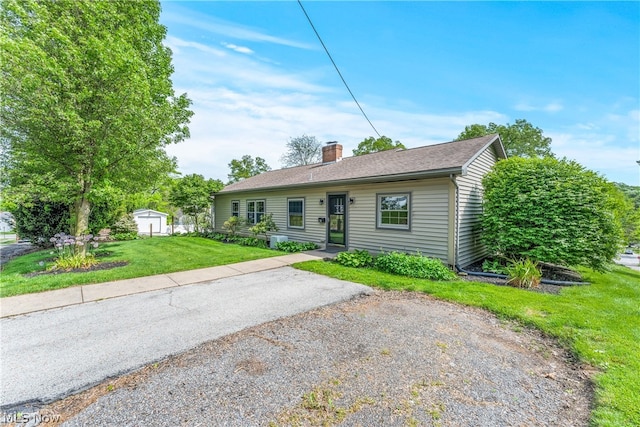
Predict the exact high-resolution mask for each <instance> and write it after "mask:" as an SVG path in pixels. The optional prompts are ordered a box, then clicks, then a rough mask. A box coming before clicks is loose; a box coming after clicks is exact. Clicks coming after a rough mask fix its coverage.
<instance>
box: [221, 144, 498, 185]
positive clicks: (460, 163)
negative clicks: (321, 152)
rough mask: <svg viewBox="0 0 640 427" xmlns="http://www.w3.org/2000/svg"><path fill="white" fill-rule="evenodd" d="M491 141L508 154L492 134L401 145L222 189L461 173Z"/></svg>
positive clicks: (280, 171)
mask: <svg viewBox="0 0 640 427" xmlns="http://www.w3.org/2000/svg"><path fill="white" fill-rule="evenodd" d="M490 145H494V147H495V149H496V153H497V155H498V157H501V158H504V157H506V155H505V152H504V147H503V146H502V142H501V141H500V137H499V136H498V135H497V134H492V135H487V136H483V137H480V138H474V139H467V140H464V141H452V142H446V143H443V144H435V145H427V146H424V147H418V148H411V149H408V150H403V149H398V150H389V151H380V152H378V153H372V154H365V155H363V156H354V157H345V158H343V159H342V160H341V161H338V162H335V163H328V164H322V163H315V164H312V165H305V166H297V167H293V168H286V169H278V170H274V171H269V172H264V173H261V174H260V175H256V176H252V177H251V178H247V179H244V180H242V181H239V182H235V183H233V184H229V185H227V186H226V187H225V188H224V189H222V190H221V191H220V193H231V192H239V191H251V190H266V189H276V188H283V187H306V186H317V185H324V184H341V183H345V182H384V181H394V180H402V179H412V178H420V177H428V176H439V175H440V176H446V175H448V174H450V173H457V174H460V173H463V170H464V169H465V168H466V167H467V166H468V165H469V163H471V161H473V160H474V159H475V158H476V157H477V156H479V155H480V153H482V151H483V150H484V149H485V148H486V147H488V146H490Z"/></svg>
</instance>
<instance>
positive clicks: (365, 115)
mask: <svg viewBox="0 0 640 427" xmlns="http://www.w3.org/2000/svg"><path fill="white" fill-rule="evenodd" d="M298 4H299V5H300V8H302V11H303V12H304V16H306V17H307V20H308V21H309V24H310V25H311V28H313V32H314V33H316V36H317V37H318V40H320V44H321V45H322V47H323V48H324V51H325V52H327V56H329V59H330V60H331V63H332V64H333V67H334V68H335V69H336V71H337V72H338V75H339V76H340V79H342V83H344V86H345V87H346V88H347V90H348V91H349V94H350V95H351V97H352V98H353V100H354V101H355V103H356V105H357V106H358V108H359V109H360V112H361V113H362V115H363V116H364V118H365V119H367V122H369V125H370V126H371V128H372V129H373V131H374V132H375V133H376V135H378V137H381V135H380V133H378V130H377V129H376V127H375V126H374V125H373V123H371V120H369V117H367V113H365V112H364V110H363V109H362V107H361V106H360V103H359V102H358V100H357V99H356V97H355V95H354V94H353V92H351V89H350V88H349V85H348V84H347V82H346V80H345V79H344V77H342V73H341V72H340V69H338V66H337V65H336V62H335V61H334V60H333V58H332V57H331V54H330V53H329V49H327V46H325V44H324V42H323V41H322V38H321V37H320V34H318V30H316V27H315V26H314V25H313V22H311V18H310V17H309V14H308V13H307V11H306V10H305V9H304V6H302V2H301V1H300V0H298Z"/></svg>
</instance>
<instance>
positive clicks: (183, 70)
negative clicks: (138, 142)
mask: <svg viewBox="0 0 640 427" xmlns="http://www.w3.org/2000/svg"><path fill="white" fill-rule="evenodd" d="M167 45H168V46H169V47H170V48H171V49H172V50H173V53H174V54H173V64H174V67H175V70H176V72H175V74H174V81H175V82H176V85H177V86H183V87H185V88H187V91H188V92H189V95H192V93H193V92H197V91H199V90H200V88H201V86H204V87H206V88H210V87H215V86H232V85H233V86H237V87H242V88H244V89H245V90H251V88H254V87H259V88H272V89H275V88H278V89H286V90H295V91H302V92H311V93H313V92H319V91H326V90H327V89H326V88H324V87H322V86H320V85H316V84H314V83H312V81H313V71H311V72H308V73H306V74H305V73H299V74H294V73H292V72H290V71H287V70H282V69H280V68H278V67H277V66H276V65H273V64H265V63H264V62H262V61H259V60H256V59H254V58H253V57H252V56H249V55H230V54H229V53H227V52H225V51H223V50H220V49H216V48H213V47H211V46H207V45H204V44H202V43H196V42H191V41H186V40H182V39H180V38H177V37H168V38H167Z"/></svg>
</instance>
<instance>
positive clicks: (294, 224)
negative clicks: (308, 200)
mask: <svg viewBox="0 0 640 427" xmlns="http://www.w3.org/2000/svg"><path fill="white" fill-rule="evenodd" d="M287 227H289V228H304V199H288V200H287Z"/></svg>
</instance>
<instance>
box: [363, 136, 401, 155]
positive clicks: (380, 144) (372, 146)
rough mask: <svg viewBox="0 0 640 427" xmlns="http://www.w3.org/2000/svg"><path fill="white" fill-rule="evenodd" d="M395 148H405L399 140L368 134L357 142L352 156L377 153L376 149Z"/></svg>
mask: <svg viewBox="0 0 640 427" xmlns="http://www.w3.org/2000/svg"><path fill="white" fill-rule="evenodd" d="M395 148H403V149H404V148H407V147H405V146H404V144H403V143H402V142H400V141H392V140H391V138H389V137H386V136H384V135H383V136H381V137H380V138H378V139H375V138H374V137H372V136H370V137H369V138H366V139H365V140H364V141H362V142H361V143H360V144H358V148H356V149H355V150H353V155H354V156H362V155H363V154H369V153H377V152H378V151H387V150H393V149H395Z"/></svg>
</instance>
